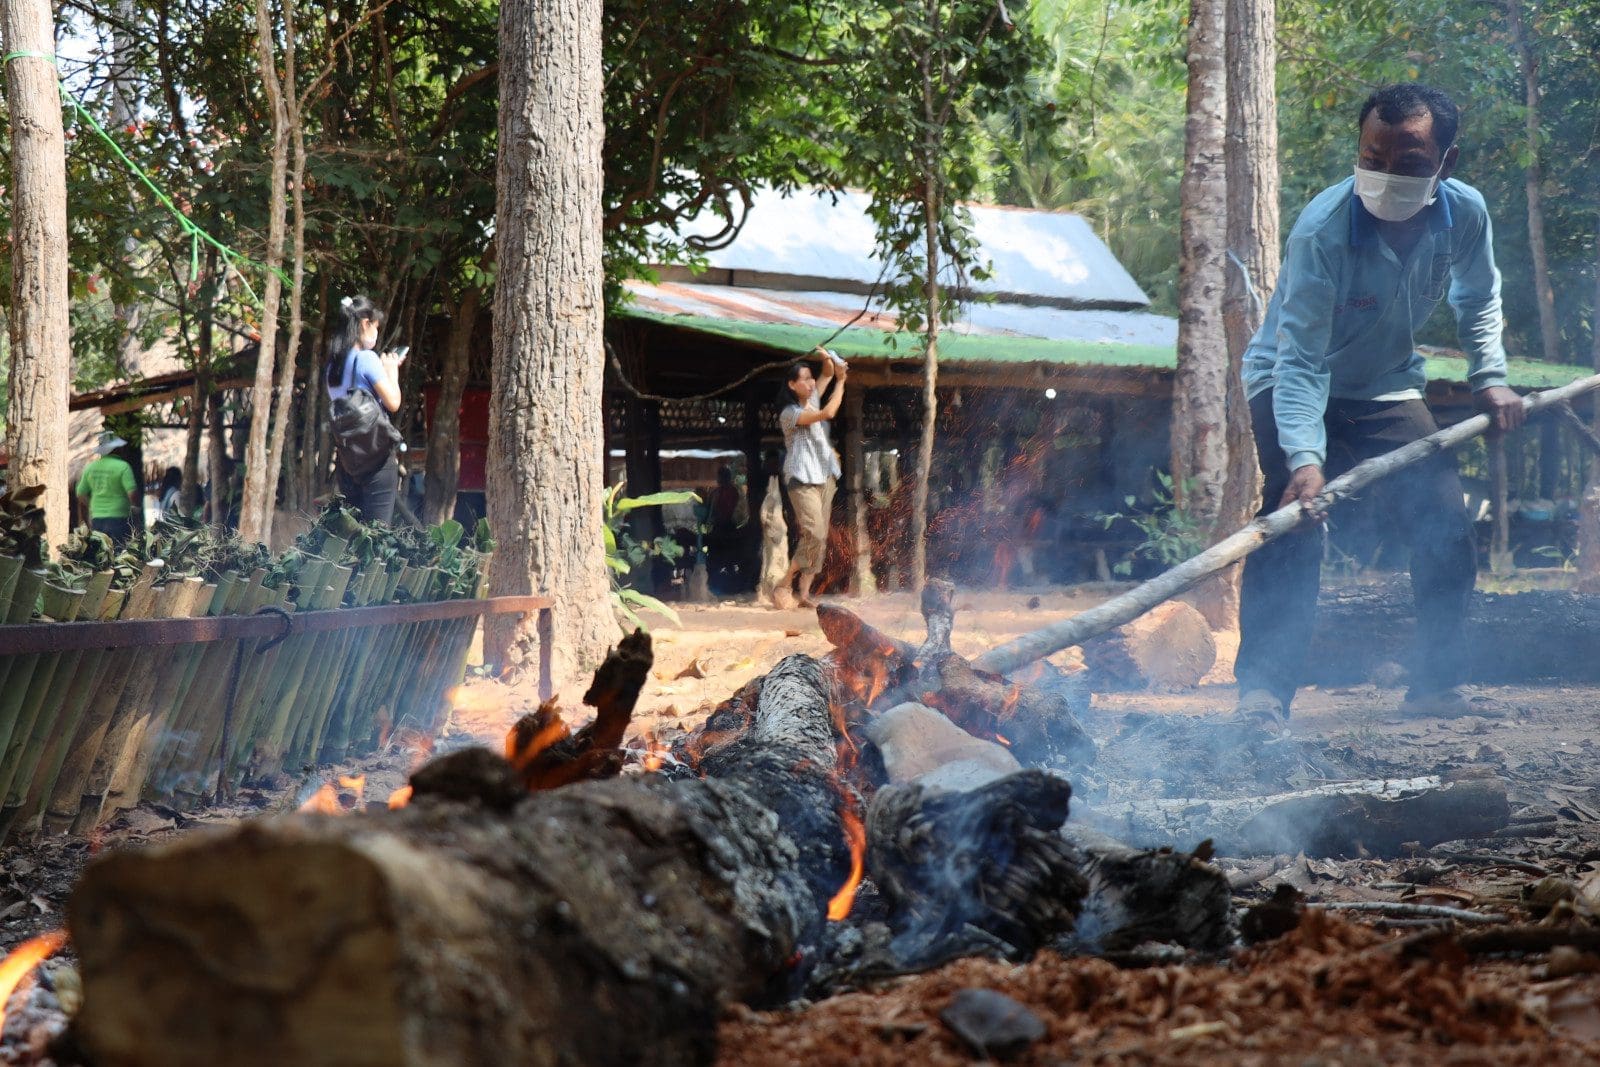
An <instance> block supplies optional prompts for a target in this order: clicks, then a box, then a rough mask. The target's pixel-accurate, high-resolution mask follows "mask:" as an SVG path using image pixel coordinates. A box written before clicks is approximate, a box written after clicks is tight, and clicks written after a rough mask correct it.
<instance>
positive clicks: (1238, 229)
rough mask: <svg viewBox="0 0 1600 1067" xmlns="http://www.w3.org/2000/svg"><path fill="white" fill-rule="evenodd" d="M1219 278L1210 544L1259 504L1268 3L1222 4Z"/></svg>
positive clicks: (1215, 593)
mask: <svg viewBox="0 0 1600 1067" xmlns="http://www.w3.org/2000/svg"><path fill="white" fill-rule="evenodd" d="M1227 65H1228V93H1227V111H1228V114H1227V163H1226V174H1227V198H1228V251H1229V252H1230V253H1231V254H1232V258H1231V260H1230V262H1228V263H1226V264H1224V266H1223V271H1224V277H1225V278H1226V279H1227V281H1226V286H1225V289H1224V293H1223V300H1222V321H1223V326H1224V329H1225V330H1226V333H1227V339H1228V341H1227V343H1228V432H1227V447H1228V476H1227V479H1226V480H1225V482H1224V485H1223V491H1222V501H1221V507H1220V510H1219V512H1218V515H1217V521H1216V525H1215V527H1214V528H1213V530H1212V536H1211V540H1212V541H1215V540H1216V539H1217V538H1218V537H1219V536H1221V535H1224V534H1226V533H1228V532H1230V531H1232V530H1236V529H1238V528H1239V527H1241V526H1243V525H1244V524H1245V523H1246V522H1248V521H1250V516H1251V515H1253V514H1254V513H1255V511H1256V508H1257V507H1258V506H1259V503H1260V501H1259V499H1258V498H1259V494H1260V488H1259V487H1260V477H1261V471H1260V468H1259V466H1258V465H1257V463H1256V449H1255V439H1254V437H1253V435H1252V433H1251V428H1250V404H1249V401H1247V400H1246V399H1245V394H1244V381H1243V378H1242V369H1243V364H1244V350H1245V346H1246V345H1248V344H1249V343H1250V338H1251V337H1253V336H1255V332H1256V329H1257V328H1258V327H1259V326H1260V325H1261V320H1262V318H1263V316H1264V315H1265V314H1266V307H1267V300H1268V299H1269V298H1270V297H1271V296H1272V290H1273V288H1274V287H1275V286H1276V285H1277V284H1278V101H1277V92H1276V81H1277V78H1276V72H1277V13H1276V10H1275V4H1274V3H1273V0H1227ZM1241 570H1242V568H1241V567H1239V566H1233V567H1230V568H1228V570H1227V571H1225V572H1224V573H1223V574H1222V575H1221V576H1220V577H1219V578H1218V579H1217V580H1216V581H1215V582H1212V583H1209V584H1208V585H1207V586H1206V587H1205V588H1204V590H1203V592H1202V595H1201V596H1200V597H1199V598H1198V599H1197V601H1196V606H1197V607H1199V608H1200V610H1201V612H1202V613H1204V614H1205V616H1206V621H1208V622H1209V623H1211V625H1212V626H1213V627H1214V628H1217V629H1223V628H1227V629H1232V628H1234V627H1237V626H1238V624H1239V577H1240V574H1241Z"/></svg>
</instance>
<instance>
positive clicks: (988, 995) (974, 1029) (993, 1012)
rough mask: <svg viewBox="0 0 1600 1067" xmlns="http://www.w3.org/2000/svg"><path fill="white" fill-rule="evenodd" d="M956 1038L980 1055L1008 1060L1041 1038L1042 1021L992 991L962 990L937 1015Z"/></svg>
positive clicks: (1042, 1033)
mask: <svg viewBox="0 0 1600 1067" xmlns="http://www.w3.org/2000/svg"><path fill="white" fill-rule="evenodd" d="M939 1018H940V1019H942V1020H943V1021H944V1024H945V1025H946V1026H948V1027H949V1028H950V1029H951V1030H952V1031H953V1032H954V1033H955V1035H956V1036H957V1037H959V1038H960V1039H961V1040H963V1041H965V1042H966V1043H967V1044H968V1045H969V1046H970V1047H971V1048H972V1051H974V1052H976V1053H977V1054H978V1055H980V1056H992V1057H994V1058H995V1059H997V1060H1005V1059H1010V1058H1011V1057H1013V1056H1016V1055H1018V1054H1019V1053H1021V1052H1022V1051H1023V1050H1025V1049H1026V1048H1027V1047H1028V1046H1029V1045H1031V1044H1033V1043H1034V1042H1035V1041H1038V1040H1039V1039H1040V1038H1042V1037H1044V1035H1045V1026H1044V1022H1043V1021H1042V1020H1040V1018H1039V1017H1038V1016H1037V1015H1035V1014H1034V1013H1033V1012H1032V1011H1030V1010H1029V1009H1028V1008H1027V1007H1026V1006H1024V1005H1022V1004H1020V1003H1018V1002H1017V1001H1015V1000H1012V999H1011V998H1010V997H1008V996H1006V995H1005V994H1004V993H997V992H995V991H994V990H992V989H963V990H962V991H961V992H959V993H957V994H956V995H955V996H954V997H952V998H951V999H950V1003H949V1004H948V1005H946V1006H945V1009H944V1010H943V1011H941V1012H940V1013H939Z"/></svg>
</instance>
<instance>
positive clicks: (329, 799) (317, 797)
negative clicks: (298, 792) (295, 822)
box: [299, 782, 344, 815]
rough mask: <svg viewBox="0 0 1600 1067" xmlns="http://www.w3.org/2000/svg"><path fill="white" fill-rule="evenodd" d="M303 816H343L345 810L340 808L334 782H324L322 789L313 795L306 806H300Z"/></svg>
mask: <svg viewBox="0 0 1600 1067" xmlns="http://www.w3.org/2000/svg"><path fill="white" fill-rule="evenodd" d="M299 811H300V813H301V814H302V815H343V814H344V808H342V807H340V806H339V794H338V792H337V791H336V790H335V789H334V788H333V783H332V782H323V783H322V788H320V789H318V790H317V791H316V792H315V793H312V794H311V797H310V799H308V800H307V801H306V802H305V803H304V804H302V805H300V808H299Z"/></svg>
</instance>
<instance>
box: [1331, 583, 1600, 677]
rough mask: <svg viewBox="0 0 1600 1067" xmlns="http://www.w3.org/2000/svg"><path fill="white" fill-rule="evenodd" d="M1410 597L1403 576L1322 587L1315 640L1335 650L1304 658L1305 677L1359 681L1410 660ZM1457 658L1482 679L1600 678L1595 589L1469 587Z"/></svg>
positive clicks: (1413, 614) (1412, 659)
mask: <svg viewBox="0 0 1600 1067" xmlns="http://www.w3.org/2000/svg"><path fill="white" fill-rule="evenodd" d="M1416 618H1417V615H1416V605H1415V601H1414V599H1413V597H1412V595H1411V587H1410V584H1409V583H1408V582H1406V581H1404V580H1403V579H1396V580H1393V581H1387V582H1383V583H1381V584H1377V585H1364V586H1360V587H1358V588H1346V589H1339V590H1331V591H1328V592H1325V593H1324V594H1323V595H1322V598H1321V600H1320V602H1319V603H1318V606H1317V627H1316V631H1315V636H1314V637H1313V639H1312V641H1313V647H1316V648H1327V649H1337V650H1338V654H1337V655H1330V656H1313V657H1310V658H1309V659H1308V660H1307V661H1306V664H1305V670H1306V679H1305V681H1306V683H1307V684H1310V685H1357V684H1360V683H1363V682H1368V681H1373V680H1375V679H1382V680H1384V681H1385V682H1388V681H1390V679H1389V678H1385V677H1384V675H1385V673H1390V674H1393V673H1394V672H1393V670H1392V668H1391V667H1389V666H1387V665H1390V664H1399V665H1400V666H1401V667H1404V668H1410V667H1412V666H1414V665H1415V662H1416V655H1417V650H1416ZM1464 641H1465V643H1466V648H1465V653H1464V655H1463V657H1462V658H1463V661H1464V662H1465V663H1466V664H1467V670H1468V672H1469V678H1470V680H1471V681H1473V682H1476V683H1478V684H1480V685H1516V684H1519V683H1524V682H1534V681H1542V680H1547V679H1555V678H1559V679H1561V680H1562V681H1564V682H1567V683H1590V684H1592V683H1596V682H1600V656H1595V655H1593V649H1594V648H1595V647H1597V645H1600V596H1595V595H1593V594H1589V593H1568V592H1558V591H1553V590H1543V589H1541V590H1529V591H1527V592H1522V593H1508V594H1494V593H1477V594H1474V595H1473V596H1472V598H1471V600H1470V601H1469V602H1468V606H1467V624H1466V632H1465V634H1464Z"/></svg>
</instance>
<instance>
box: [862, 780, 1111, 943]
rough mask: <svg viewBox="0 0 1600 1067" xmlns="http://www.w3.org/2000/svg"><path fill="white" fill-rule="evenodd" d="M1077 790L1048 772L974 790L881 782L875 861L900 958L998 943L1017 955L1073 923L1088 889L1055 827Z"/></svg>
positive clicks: (873, 818)
mask: <svg viewBox="0 0 1600 1067" xmlns="http://www.w3.org/2000/svg"><path fill="white" fill-rule="evenodd" d="M1071 796H1072V787H1071V786H1070V785H1068V784H1067V782H1066V780H1065V779H1062V778H1059V777H1056V776H1055V775H1051V774H1047V773H1045V772H1042V771H1021V772H1018V773H1016V774H1010V775H1007V776H1005V777H1001V778H997V779H995V780H993V781H991V782H989V783H987V784H985V785H982V786H979V787H977V788H975V789H970V790H959V791H958V790H945V789H936V788H930V787H928V786H924V785H921V784H917V783H912V784H909V785H903V786H890V787H888V788H886V789H882V790H880V791H879V792H878V794H877V795H876V796H875V797H874V798H873V800H872V806H871V808H870V809H869V811H868V816H867V856H868V868H869V870H870V872H871V874H872V878H873V881H874V883H875V884H876V885H877V886H878V889H879V891H880V892H882V893H883V895H884V897H885V899H886V900H887V901H888V902H889V903H890V905H891V909H892V920H891V926H892V928H893V929H894V931H895V938H894V954H895V956H896V957H897V958H898V959H900V960H903V961H927V962H929V963H932V962H937V961H940V960H943V959H949V958H952V957H953V956H957V955H970V954H973V953H975V952H987V951H991V950H993V949H994V948H996V947H1000V948H1002V949H1003V950H1004V951H1005V954H1007V955H1012V956H1015V957H1018V958H1020V957H1025V956H1027V955H1030V954H1031V953H1032V952H1034V951H1035V950H1036V949H1037V948H1039V947H1040V946H1041V945H1043V944H1046V943H1047V942H1048V941H1050V940H1051V939H1052V938H1054V937H1056V936H1059V935H1061V934H1063V933H1065V932H1067V931H1069V930H1071V929H1072V926H1073V923H1074V921H1075V919H1076V917H1077V914H1078V911H1079V909H1080V908H1081V907H1082V902H1083V895H1084V892H1085V890H1086V888H1087V887H1086V884H1085V882H1084V879H1083V877H1082V875H1081V874H1080V873H1079V871H1078V869H1077V859H1076V857H1075V856H1074V855H1073V853H1072V851H1071V850H1070V849H1069V848H1068V847H1067V845H1066V842H1065V841H1064V840H1063V839H1062V838H1061V835H1060V834H1059V833H1058V832H1057V831H1058V830H1059V829H1060V827H1061V824H1062V823H1063V822H1064V821H1065V820H1066V817H1067V807H1068V801H1069V799H1070V798H1071Z"/></svg>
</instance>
